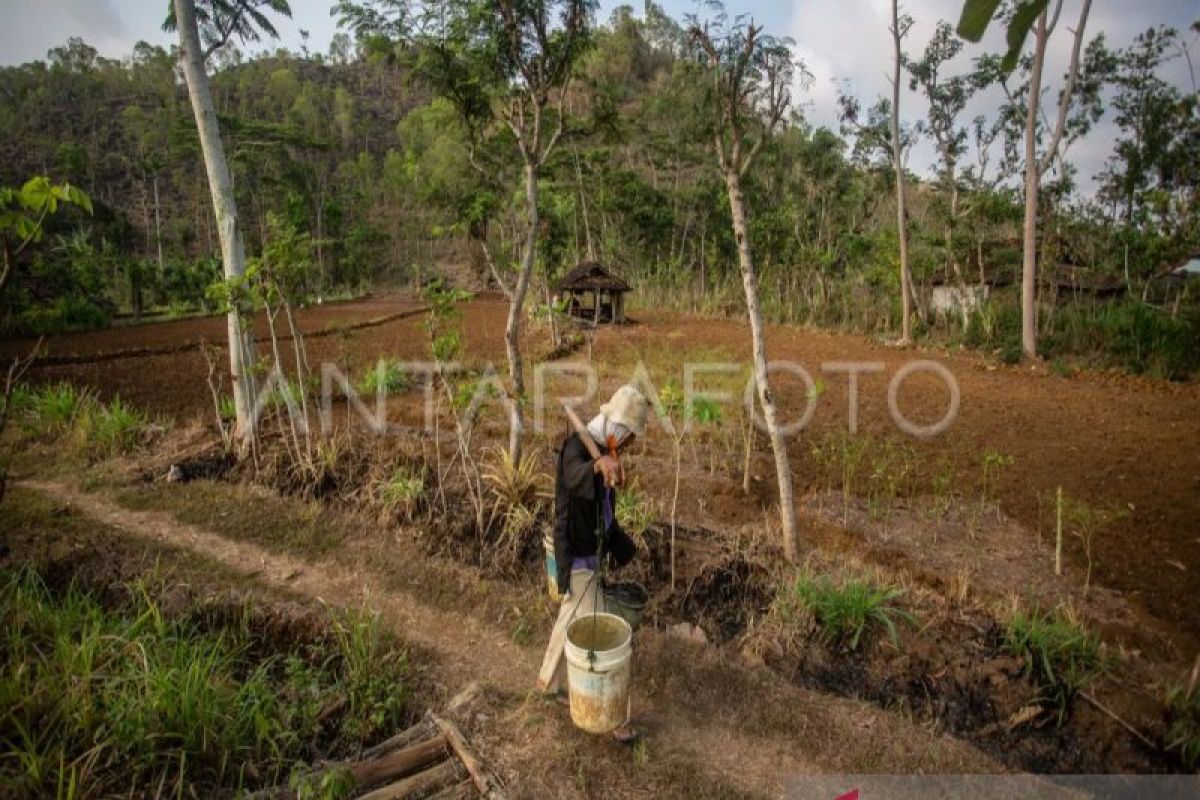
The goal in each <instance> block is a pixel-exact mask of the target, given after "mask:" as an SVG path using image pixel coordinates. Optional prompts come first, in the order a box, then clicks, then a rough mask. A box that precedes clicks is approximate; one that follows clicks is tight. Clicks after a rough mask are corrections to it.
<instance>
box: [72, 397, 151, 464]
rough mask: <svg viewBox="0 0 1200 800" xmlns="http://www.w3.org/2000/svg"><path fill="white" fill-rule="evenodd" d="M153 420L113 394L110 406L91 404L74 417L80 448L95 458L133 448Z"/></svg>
mask: <svg viewBox="0 0 1200 800" xmlns="http://www.w3.org/2000/svg"><path fill="white" fill-rule="evenodd" d="M149 424H150V421H149V419H148V418H147V417H146V415H145V414H144V413H143V412H141V411H139V410H137V409H135V408H133V407H132V406H130V405H128V404H127V403H125V402H123V401H122V400H121V398H120V397H114V398H113V400H112V402H110V403H109V404H108V405H101V404H99V403H94V404H90V405H88V406H87V407H86V408H85V410H84V413H82V414H79V415H78V416H77V417H76V420H75V436H76V441H77V443H78V445H79V447H80V448H81V449H82V450H84V451H86V452H88V453H89V454H91V455H92V456H93V457H98V458H108V457H111V456H115V455H121V454H124V453H128V452H130V451H131V450H133V449H134V448H135V447H137V445H138V444H139V443H140V442H141V440H142V437H143V435H144V434H145V433H146V429H147V428H148V427H149Z"/></svg>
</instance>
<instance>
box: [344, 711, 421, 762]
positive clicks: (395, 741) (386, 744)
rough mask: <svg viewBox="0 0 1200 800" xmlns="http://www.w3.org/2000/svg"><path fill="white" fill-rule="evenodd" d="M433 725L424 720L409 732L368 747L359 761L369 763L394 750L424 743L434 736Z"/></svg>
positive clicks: (405, 731) (401, 732)
mask: <svg viewBox="0 0 1200 800" xmlns="http://www.w3.org/2000/svg"><path fill="white" fill-rule="evenodd" d="M433 730H434V729H433V725H431V724H430V723H429V720H427V719H423V720H421V721H420V722H418V723H417V724H416V725H413V726H412V727H411V728H408V729H407V730H403V731H400V733H397V734H396V735H395V736H393V737H391V738H390V739H387V740H385V741H382V742H380V743H379V744H377V745H375V746H374V747H368V748H367V749H366V750H364V751H363V752H362V756H360V758H359V760H361V761H369V760H370V759H373V758H379V757H380V756H385V755H387V754H388V753H390V752H392V751H393V750H399V749H400V748H401V747H408V746H409V745H411V744H413V743H415V742H423V741H425V740H426V739H428V738H429V737H430V736H432V735H433Z"/></svg>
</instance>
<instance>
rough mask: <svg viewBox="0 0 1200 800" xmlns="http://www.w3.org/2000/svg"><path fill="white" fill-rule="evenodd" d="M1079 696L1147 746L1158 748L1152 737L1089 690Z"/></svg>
mask: <svg viewBox="0 0 1200 800" xmlns="http://www.w3.org/2000/svg"><path fill="white" fill-rule="evenodd" d="M1079 696H1080V697H1082V698H1083V699H1084V700H1087V701H1088V702H1089V703H1091V704H1092V706H1094V707H1095V708H1096V710H1098V711H1100V712H1101V713H1103V714H1106V715H1107V716H1108V717H1110V718H1111V719H1112V720H1113V721H1114V722H1116V723H1117V724H1118V725H1120V726H1121V727H1122V728H1124V729H1125V730H1127V731H1129V732H1130V733H1132V734H1133V735H1134V736H1135V737H1137V739H1138V741H1140V742H1141V743H1142V744H1144V745H1146V747H1149V748H1150V749H1151V750H1157V749H1158V746H1157V745H1155V744H1154V742H1152V741H1150V739H1149V738H1147V737H1146V735H1145V734H1144V733H1142V732H1141V731H1139V730H1138V729H1137V728H1135V727H1133V726H1132V725H1130V724H1129V723H1128V722H1126V721H1125V720H1123V719H1121V718H1120V717H1119V716H1117V713H1116V712H1115V711H1113V710H1112V709H1110V708H1109V707H1108V706H1106V705H1104V704H1103V703H1101V702H1100V701H1099V700H1097V699H1096V698H1094V697H1092V696H1091V695H1090V694H1088V693H1087V692H1080V693H1079Z"/></svg>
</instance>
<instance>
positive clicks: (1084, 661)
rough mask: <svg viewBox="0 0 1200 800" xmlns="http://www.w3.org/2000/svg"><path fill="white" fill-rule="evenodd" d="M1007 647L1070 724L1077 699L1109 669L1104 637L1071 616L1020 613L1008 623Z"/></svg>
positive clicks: (1059, 720) (1049, 702)
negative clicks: (1069, 715) (1068, 713)
mask: <svg viewBox="0 0 1200 800" xmlns="http://www.w3.org/2000/svg"><path fill="white" fill-rule="evenodd" d="M1005 644H1006V646H1007V648H1008V650H1009V652H1011V653H1012V654H1013V655H1015V656H1017V657H1018V658H1020V659H1021V660H1022V661H1023V662H1024V665H1025V674H1026V675H1028V676H1029V677H1031V678H1033V680H1035V681H1036V682H1037V684H1038V686H1039V687H1040V689H1041V691H1042V696H1041V698H1040V699H1041V700H1042V702H1044V703H1047V704H1049V705H1050V706H1051V707H1053V708H1054V709H1055V711H1056V712H1057V715H1058V724H1059V725H1062V723H1063V722H1064V721H1065V720H1066V716H1067V712H1068V711H1070V708H1071V703H1072V702H1073V701H1074V700H1075V696H1076V695H1077V694H1079V692H1080V691H1082V690H1083V689H1084V688H1086V687H1087V686H1088V685H1089V684H1090V683H1091V682H1092V681H1094V680H1095V679H1096V678H1097V677H1099V676H1100V675H1101V674H1103V673H1104V671H1105V670H1106V669H1107V659H1106V658H1105V656H1104V650H1103V645H1102V644H1101V642H1100V637H1099V636H1097V635H1096V634H1094V633H1091V632H1090V631H1088V630H1087V629H1086V628H1084V627H1083V625H1081V624H1080V623H1079V622H1078V621H1077V620H1076V619H1074V618H1073V617H1072V616H1070V615H1069V614H1065V613H1062V612H1057V611H1056V612H1042V611H1040V610H1038V609H1037V608H1034V609H1033V610H1032V611H1030V612H1028V613H1025V612H1017V613H1015V614H1014V615H1013V617H1012V618H1011V619H1010V620H1009V621H1008V624H1007V626H1006V631H1005Z"/></svg>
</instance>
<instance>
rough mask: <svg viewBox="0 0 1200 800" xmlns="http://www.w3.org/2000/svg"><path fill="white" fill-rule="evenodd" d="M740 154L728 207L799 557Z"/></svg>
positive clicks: (786, 543)
mask: <svg viewBox="0 0 1200 800" xmlns="http://www.w3.org/2000/svg"><path fill="white" fill-rule="evenodd" d="M739 162H740V158H739V157H738V155H737V154H736V152H735V157H734V158H733V159H732V161H731V166H730V167H728V168H727V169H726V170H725V186H726V189H727V190H728V192H729V208H730V212H731V213H732V216H733V233H734V236H735V237H736V238H737V243H738V263H739V265H740V266H741V270H742V286H743V288H744V289H745V292H746V311H747V314H748V315H749V317H750V339H751V342H752V347H753V350H754V382H755V385H756V387H757V389H758V401H759V403H760V404H761V405H762V410H763V419H764V420H765V421H766V423H767V434H768V436H769V437H770V439H771V449H772V450H774V451H775V473H776V476H777V477H778V479H779V516H780V521H781V522H782V524H783V552H784V555H785V556H786V557H787V559H788V560H789V561H794V560H795V559H796V505H795V501H794V500H793V498H792V467H791V464H790V463H789V460H788V452H787V441H786V439H785V438H784V436H783V433H782V432H781V431H780V430H779V421H778V415H777V414H776V411H775V399H774V397H773V396H772V395H771V383H770V376H769V375H768V373H767V364H768V362H767V343H766V330H765V326H764V325H763V318H762V309H761V308H760V306H759V304H758V276H757V275H756V274H755V271H754V257H753V254H752V253H751V252H750V239H749V235H748V233H749V231H748V228H747V225H746V199H745V197H744V196H743V195H742V178H741V175H740V174H739V173H738V168H737V167H736V166H732V165H737V164H738V163H739Z"/></svg>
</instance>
